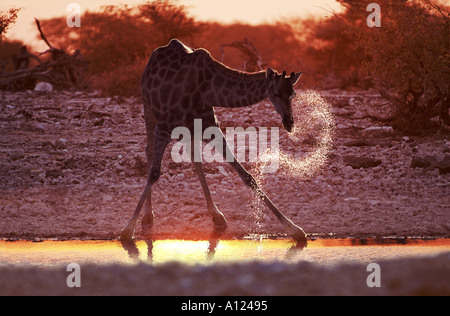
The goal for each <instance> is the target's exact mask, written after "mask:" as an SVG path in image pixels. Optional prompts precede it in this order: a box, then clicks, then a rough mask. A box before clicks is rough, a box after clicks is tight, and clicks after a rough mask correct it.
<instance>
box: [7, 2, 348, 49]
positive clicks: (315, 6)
mask: <svg viewBox="0 0 450 316" xmlns="http://www.w3.org/2000/svg"><path fill="white" fill-rule="evenodd" d="M72 2H74V3H78V4H80V6H81V9H82V12H83V11H86V10H96V9H98V8H99V7H101V6H103V5H108V4H120V3H122V4H130V5H132V4H139V3H143V2H145V1H144V0H120V1H114V0H1V2H0V10H5V9H8V8H10V7H22V8H23V9H22V11H21V12H20V13H19V18H18V20H17V23H16V24H15V26H14V27H13V28H11V30H10V31H9V32H8V33H7V37H8V38H10V39H20V40H22V41H24V42H26V43H28V44H29V45H35V44H36V40H35V39H36V37H37V30H36V26H35V25H34V19H33V18H34V17H36V18H38V19H46V18H51V17H56V16H67V14H68V12H67V11H66V8H67V5H68V4H69V3H72ZM178 2H179V3H180V4H183V5H185V6H186V7H187V8H188V11H189V13H190V14H191V15H193V16H195V17H196V18H198V19H200V20H216V21H220V22H225V23H231V22H235V21H241V22H246V23H250V24H258V23H262V22H269V23H270V22H272V21H274V20H279V19H281V18H283V17H292V16H307V15H310V14H315V15H320V16H328V15H330V13H329V12H328V11H329V10H330V8H332V9H334V10H337V9H338V8H339V5H338V4H337V3H336V2H335V0H315V1H311V0H178ZM81 23H83V21H81ZM43 48H45V46H43Z"/></svg>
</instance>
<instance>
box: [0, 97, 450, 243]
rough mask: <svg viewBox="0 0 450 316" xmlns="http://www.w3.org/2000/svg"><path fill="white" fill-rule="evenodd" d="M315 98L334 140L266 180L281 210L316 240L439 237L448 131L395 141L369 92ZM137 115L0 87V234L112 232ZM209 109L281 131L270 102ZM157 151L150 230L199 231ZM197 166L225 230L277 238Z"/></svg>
mask: <svg viewBox="0 0 450 316" xmlns="http://www.w3.org/2000/svg"><path fill="white" fill-rule="evenodd" d="M299 93H300V91H299ZM321 95H322V96H323V97H324V98H325V99H326V100H329V101H330V103H331V104H332V105H333V107H332V113H333V114H334V119H335V128H334V134H333V146H332V147H331V149H330V151H329V152H328V155H327V157H328V160H327V161H326V162H325V163H324V164H323V165H322V166H321V167H320V168H318V170H317V171H316V172H315V173H314V175H313V176H310V177H299V178H295V177H293V176H292V174H289V173H287V172H285V171H283V170H280V171H279V172H277V173H274V174H270V175H268V176H267V177H266V178H265V181H264V189H265V190H266V192H267V195H268V196H269V197H270V198H271V199H272V200H273V202H274V203H275V204H276V205H277V206H278V207H279V208H280V210H281V211H282V212H284V213H285V214H286V215H288V216H289V217H290V218H291V219H292V220H293V221H294V222H295V223H297V224H298V225H300V226H302V227H303V229H304V230H305V231H306V232H307V233H309V234H311V235H312V236H318V237H327V236H337V237H377V236H399V237H403V236H432V237H449V236H450V173H449V170H448V169H446V168H445V166H446V162H448V160H449V157H450V136H449V135H448V134H447V135H445V134H438V135H436V136H433V137H411V136H409V137H405V136H400V135H397V134H395V132H394V131H393V130H392V129H391V128H390V127H384V128H380V126H381V125H380V124H381V123H379V122H376V121H373V120H372V119H370V118H363V117H365V116H366V117H367V115H369V114H370V115H374V116H382V117H385V116H387V115H388V114H389V113H388V109H389V106H388V104H386V101H385V100H383V99H382V98H381V97H380V96H379V95H378V94H376V93H375V92H374V91H368V92H367V91H365V92H346V91H338V90H331V91H322V92H321ZM142 115H143V111H142V105H141V103H140V101H139V100H138V99H137V98H130V99H123V98H117V97H115V98H102V97H98V96H97V95H95V94H86V93H81V92H73V93H72V92H62V93H49V94H46V93H41V94H39V93H35V92H33V93H32V92H23V93H14V94H11V93H4V92H3V93H2V94H0V148H1V153H0V191H1V192H0V238H11V239H14V238H18V239H21V238H29V239H34V238H37V239H40V238H56V239H80V238H81V239H111V238H115V237H117V235H118V233H119V231H120V229H121V228H122V226H123V225H124V224H125V223H126V221H127V220H128V217H129V216H130V215H131V213H132V212H133V211H134V208H135V206H136V203H137V201H138V198H139V196H140V194H141V191H142V190H143V188H144V185H145V178H146V176H145V172H146V166H145V163H144V162H145V160H146V159H145V142H146V135H145V127H144V121H143V118H142ZM217 116H218V118H219V121H220V122H221V126H222V127H226V126H242V127H244V128H246V127H249V126H267V127H271V126H281V125H280V119H279V117H278V115H277V114H276V112H275V111H274V110H273V108H272V107H271V106H270V104H269V103H268V102H262V103H260V104H258V105H255V106H253V107H249V108H242V109H233V110H230V109H217ZM359 118H363V119H359ZM303 136H304V138H303V139H298V140H296V142H292V141H291V140H289V138H288V136H287V133H285V132H284V131H282V132H280V139H281V149H282V150H283V151H285V152H287V153H290V154H292V155H294V154H297V155H298V157H300V159H301V157H304V156H303V155H304V154H307V153H309V152H314V151H315V150H316V149H317V143H318V140H317V137H316V136H317V135H313V134H311V135H310V134H308V135H306V134H305V135H303ZM355 141H356V142H355ZM427 156H428V157H427ZM165 157H166V160H165V162H164V165H163V175H162V177H161V180H160V181H159V182H158V184H157V185H155V187H154V190H153V205H154V208H155V213H156V223H155V227H154V234H156V235H157V236H158V237H171V238H190V239H202V238H208V236H209V235H210V233H211V230H212V222H211V220H210V218H209V216H208V214H207V211H206V203H205V200H204V197H203V193H202V192H201V187H200V184H199V182H198V179H197V176H196V175H195V172H194V170H193V168H192V166H191V164H187V163H184V164H176V163H174V162H173V161H172V160H171V159H170V148H169V150H167V151H166V156H165ZM425 158H426V160H422V159H425ZM424 161H425V162H424ZM426 161H428V163H427V162H426ZM430 161H431V163H430ZM355 164H356V165H355ZM360 164H363V165H364V167H366V168H358V165H360ZM219 166H220V167H221V168H219ZM245 166H246V167H247V168H248V169H249V170H250V171H252V172H255V170H254V168H253V167H252V166H251V165H249V164H245ZM205 171H206V173H207V180H208V182H209V184H210V187H211V191H212V193H213V198H214V199H215V202H216V204H217V206H218V207H219V209H220V210H221V211H222V212H223V213H224V215H225V216H226V218H227V220H228V224H229V225H228V230H227V233H226V234H225V235H224V237H228V238H240V237H243V236H245V235H248V234H251V233H264V234H271V235H278V234H283V233H284V231H283V229H282V227H281V226H280V225H279V223H278V222H277V220H276V219H275V218H274V216H272V215H271V214H267V215H264V216H262V217H261V216H260V217H261V218H262V220H261V221H262V222H261V223H260V224H258V223H256V221H255V214H252V207H253V206H252V205H253V204H252V194H251V192H250V191H249V189H247V188H246V187H245V186H244V185H243V184H242V182H241V180H240V178H239V177H238V176H237V175H236V174H235V173H234V171H233V170H232V169H231V168H230V167H229V166H228V165H227V164H226V163H223V164H213V163H208V164H205ZM221 171H222V172H221ZM223 173H225V174H227V176H225V175H224V174H223ZM253 213H254V212H253Z"/></svg>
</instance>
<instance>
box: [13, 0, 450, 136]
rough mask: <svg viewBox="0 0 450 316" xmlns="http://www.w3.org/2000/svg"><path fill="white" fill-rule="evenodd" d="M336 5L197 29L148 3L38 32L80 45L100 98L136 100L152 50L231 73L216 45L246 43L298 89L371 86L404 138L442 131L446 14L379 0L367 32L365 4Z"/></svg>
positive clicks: (173, 6) (179, 14)
mask: <svg viewBox="0 0 450 316" xmlns="http://www.w3.org/2000/svg"><path fill="white" fill-rule="evenodd" d="M337 1H339V2H340V3H341V4H342V5H343V6H344V7H345V10H344V11H343V12H342V13H332V12H330V15H331V16H330V17H329V18H327V19H324V20H316V19H314V18H308V19H292V20H287V21H278V22H276V23H273V24H263V25H256V26H255V25H247V24H242V23H234V24H228V25H224V24H219V23H215V22H200V21H197V20H196V19H195V18H193V17H191V16H190V15H189V14H188V12H187V9H186V8H185V7H183V6H181V5H179V4H178V3H177V2H176V1H170V0H164V1H149V2H146V3H143V4H142V5H139V6H133V7H131V6H125V5H115V6H107V7H103V9H102V10H101V11H100V12H85V13H84V15H83V16H82V18H81V19H82V27H81V28H71V29H68V28H67V26H66V19H65V18H58V19H51V20H47V21H44V22H43V29H44V30H45V33H46V34H47V37H48V38H49V40H50V41H51V42H52V43H55V44H56V45H57V46H59V47H62V48H64V49H65V50H66V51H68V52H70V51H74V50H75V48H80V49H81V51H82V52H83V56H85V57H87V58H88V59H89V60H90V61H91V64H90V69H89V75H90V79H91V80H90V82H91V88H92V89H98V90H101V91H102V92H104V93H105V94H109V95H124V96H129V95H140V88H139V82H140V77H141V74H142V71H143V69H144V67H145V64H146V62H147V60H148V58H149V56H150V54H151V52H152V51H153V50H154V49H155V48H157V47H159V46H162V45H166V44H167V43H168V42H169V41H170V39H172V38H178V39H180V40H182V41H183V42H185V43H186V44H187V45H189V46H191V47H194V48H196V47H203V48H206V49H208V50H209V51H210V52H211V54H212V55H213V57H214V58H216V59H218V60H220V59H221V57H223V58H224V59H223V62H224V63H225V64H226V65H228V66H230V67H234V68H238V69H244V68H245V67H246V66H245V65H246V64H248V60H246V58H248V57H246V56H245V54H242V52H240V51H239V50H236V49H230V48H226V49H225V53H224V54H223V52H224V51H223V50H222V51H221V47H222V48H223V47H224V46H223V45H226V44H230V43H233V42H235V41H245V40H248V43H251V45H253V46H254V48H255V51H257V52H258V55H259V57H260V59H259V60H258V63H260V64H264V65H265V67H272V68H274V69H277V70H279V71H282V70H286V71H287V72H288V73H290V72H291V71H299V70H301V71H303V73H304V75H303V77H302V80H301V81H300V83H299V87H304V88H325V89H328V88H343V89H361V88H365V89H367V88H375V89H377V90H378V91H380V92H381V93H382V95H383V96H385V97H386V98H387V99H388V100H390V102H391V103H392V104H393V113H392V118H391V119H392V124H393V126H394V127H395V128H396V129H397V130H400V131H403V132H407V133H412V132H417V131H421V130H424V129H429V128H431V127H433V126H436V124H437V123H441V124H447V125H449V124H450V117H449V114H448V111H449V106H450V105H449V89H450V84H449V80H450V79H449V78H450V71H449V65H450V57H449V56H450V53H449V40H448V39H449V36H450V35H449V25H450V22H449V11H448V10H449V9H448V7H446V6H444V5H442V4H440V5H439V6H438V5H436V4H434V2H432V1H430V0H416V1H408V0H405V1H389V0H380V1H377V3H378V4H379V5H380V6H381V14H382V15H381V23H382V25H381V27H379V28H377V27H373V28H370V27H368V25H367V23H366V18H367V16H368V15H369V14H370V12H368V11H367V10H366V8H367V5H368V4H369V3H370V2H372V1H369V0H366V1H356V0H337ZM12 17H13V15H12ZM435 118H438V119H437V120H436V119H435ZM437 121H439V122H437Z"/></svg>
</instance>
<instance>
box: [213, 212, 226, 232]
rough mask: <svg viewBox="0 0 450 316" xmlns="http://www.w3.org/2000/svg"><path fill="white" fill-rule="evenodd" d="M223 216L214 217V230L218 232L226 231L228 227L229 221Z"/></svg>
mask: <svg viewBox="0 0 450 316" xmlns="http://www.w3.org/2000/svg"><path fill="white" fill-rule="evenodd" d="M220 215H221V216H219V215H218V216H215V217H213V223H214V228H215V229H216V230H220V231H221V230H225V229H226V228H227V226H228V223H227V220H226V219H225V216H223V214H220Z"/></svg>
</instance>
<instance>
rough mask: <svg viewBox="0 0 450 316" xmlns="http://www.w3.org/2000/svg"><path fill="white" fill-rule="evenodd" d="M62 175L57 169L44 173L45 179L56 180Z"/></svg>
mask: <svg viewBox="0 0 450 316" xmlns="http://www.w3.org/2000/svg"><path fill="white" fill-rule="evenodd" d="M62 175H63V173H62V171H61V170H59V169H51V170H47V171H46V172H45V177H47V178H58V177H61V176H62Z"/></svg>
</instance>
